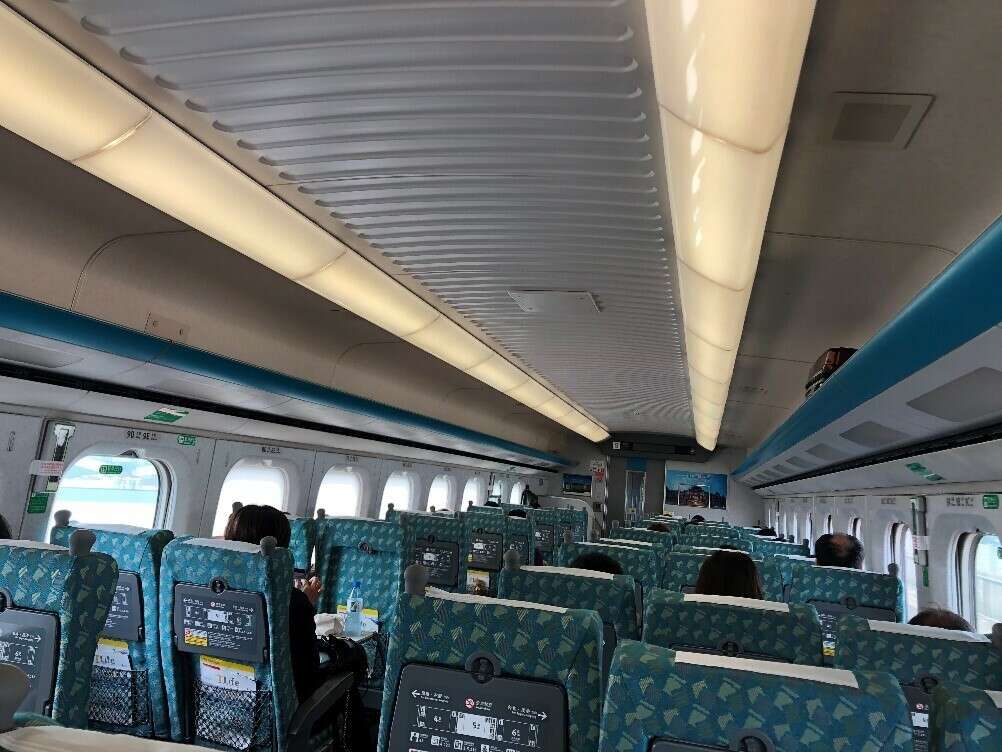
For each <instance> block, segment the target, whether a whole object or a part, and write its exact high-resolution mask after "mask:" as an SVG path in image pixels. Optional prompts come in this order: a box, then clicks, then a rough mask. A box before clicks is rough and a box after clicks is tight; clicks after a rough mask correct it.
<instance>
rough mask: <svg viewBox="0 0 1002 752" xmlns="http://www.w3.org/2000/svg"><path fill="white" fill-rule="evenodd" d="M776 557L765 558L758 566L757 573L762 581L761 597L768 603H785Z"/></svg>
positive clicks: (784, 592)
mask: <svg viewBox="0 0 1002 752" xmlns="http://www.w3.org/2000/svg"><path fill="white" fill-rule="evenodd" d="M777 558H779V557H776V556H766V557H765V559H763V560H762V563H761V564H760V565H759V568H758V573H759V577H760V579H761V580H762V597H764V598H767V599H768V600H770V601H785V600H786V588H785V586H784V582H783V572H782V570H781V568H780V565H779V564H778V563H777Z"/></svg>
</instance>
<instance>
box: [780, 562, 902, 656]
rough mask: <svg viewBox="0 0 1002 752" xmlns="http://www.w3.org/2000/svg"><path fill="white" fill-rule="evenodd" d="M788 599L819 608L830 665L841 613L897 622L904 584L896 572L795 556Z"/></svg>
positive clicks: (825, 649) (899, 619) (834, 651)
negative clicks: (819, 562) (830, 564)
mask: <svg viewBox="0 0 1002 752" xmlns="http://www.w3.org/2000/svg"><path fill="white" fill-rule="evenodd" d="M893 566H894V565H892V567H893ZM787 600H789V602H790V603H807V604H810V605H812V606H814V607H815V608H816V609H817V610H818V614H819V615H820V617H821V627H822V629H823V630H824V652H825V658H826V663H827V664H828V665H832V664H833V662H834V658H835V653H836V644H837V641H838V633H837V630H836V624H837V622H838V618H839V617H840V616H844V615H846V614H853V615H855V616H861V617H863V618H866V619H873V620H876V621H895V622H900V621H902V620H903V616H904V607H905V604H904V588H903V587H902V585H901V580H899V579H898V578H897V576H895V575H891V574H878V573H876V572H864V571H862V570H859V569H846V568H844V567H819V566H812V565H810V564H809V563H806V562H798V561H796V560H794V562H793V579H792V582H791V583H790V590H789V597H788V599H787Z"/></svg>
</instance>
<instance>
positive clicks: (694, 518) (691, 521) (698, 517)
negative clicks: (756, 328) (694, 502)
mask: <svg viewBox="0 0 1002 752" xmlns="http://www.w3.org/2000/svg"><path fill="white" fill-rule="evenodd" d="M700 522H706V518H705V517H704V516H703V515H701V514H694V515H693V516H692V517H690V518H689V524H690V525H698V524H699V523H700Z"/></svg>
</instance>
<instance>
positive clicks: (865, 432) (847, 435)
mask: <svg viewBox="0 0 1002 752" xmlns="http://www.w3.org/2000/svg"><path fill="white" fill-rule="evenodd" d="M839 436H841V437H842V438H843V439H847V440H848V441H851V442H852V443H853V444H859V445H860V446H865V447H869V448H870V449H879V448H880V447H883V446H887V445H888V444H898V443H900V442H902V441H905V440H906V439H909V438H911V437H910V436H909V435H908V434H906V433H903V432H901V431H898V430H897V429H894V428H889V427H888V426H884V425H881V424H880V423H874V422H873V421H872V420H868V421H865V422H863V423H860V424H859V425H858V426H856V427H854V428H850V429H849V430H848V431H845V432H844V433H840V434H839Z"/></svg>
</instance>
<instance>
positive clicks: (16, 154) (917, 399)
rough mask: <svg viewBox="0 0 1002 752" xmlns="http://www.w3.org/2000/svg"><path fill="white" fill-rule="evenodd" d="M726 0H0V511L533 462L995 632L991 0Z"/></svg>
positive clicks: (532, 473)
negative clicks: (893, 587)
mask: <svg viewBox="0 0 1002 752" xmlns="http://www.w3.org/2000/svg"><path fill="white" fill-rule="evenodd" d="M737 5H738V6H740V7H739V8H738V7H736V6H735V5H729V4H728V3H727V2H726V1H725V0H692V1H691V2H689V1H682V0H678V1H676V0H663V2H662V0H647V2H646V3H644V2H642V0H571V1H569V2H567V1H565V0H552V1H550V0H544V1H541V2H531V3H517V2H493V1H485V2H430V1H426V0H406V1H405V2H384V1H383V0H379V1H374V2H371V3H354V2H347V1H342V0H323V1H321V0H309V1H308V2H307V1H306V0H303V1H302V2H300V1H299V0H297V1H296V2H294V3H287V2H283V0H261V1H260V2H254V3H249V2H246V1H245V0H220V1H219V2H215V3H199V2H195V1H194V0H177V1H176V2H170V3H165V2H155V1H154V0H130V2H123V1H122V0H73V1H72V2H56V1H50V0H3V2H0V43H2V44H0V47H2V48H6V50H5V52H4V54H3V56H2V59H0V88H2V90H3V91H4V96H3V98H2V99H0V206H2V207H3V209H2V212H0V438H2V441H0V513H2V515H3V517H4V518H5V519H6V521H7V522H8V523H9V525H10V527H11V529H12V536H13V537H14V538H20V539H24V540H34V541H46V542H47V541H49V539H50V536H51V535H53V529H54V526H55V525H56V519H55V513H56V512H57V511H58V510H61V509H68V510H69V511H70V512H71V513H72V523H73V524H74V525H83V526H86V525H88V524H90V525H102V524H108V523H128V524H132V525H136V526H138V527H141V528H161V527H162V528H167V529H170V530H172V531H173V532H174V534H175V535H177V536H183V535H191V536H196V537H205V538H211V537H219V536H221V535H222V533H223V528H224V527H225V525H226V521H227V519H228V517H229V514H230V511H231V508H232V505H233V503H234V502H240V503H242V504H264V505H268V506H275V507H278V508H280V509H282V510H283V511H285V512H288V513H289V514H290V515H291V516H293V517H303V518H312V517H315V516H316V514H317V511H318V510H321V509H322V510H324V513H325V514H326V515H327V516H328V517H357V518H361V519H385V518H386V517H387V512H388V510H389V508H390V505H391V504H392V505H393V508H394V509H395V510H396V511H397V512H401V511H411V512H420V511H434V510H431V507H434V508H435V510H437V511H439V512H441V511H452V512H461V511H466V510H468V509H469V508H470V507H474V506H477V507H479V506H483V505H485V504H487V503H488V502H499V503H505V504H509V503H510V504H516V505H518V504H523V503H528V501H529V500H531V499H533V496H535V497H538V501H539V504H540V505H541V507H542V508H543V509H548V508H564V507H570V508H573V509H575V510H578V511H580V512H584V513H585V514H586V515H587V520H588V522H587V526H588V530H587V534H586V537H587V538H589V539H597V538H601V537H605V536H608V535H610V534H611V533H612V531H613V530H614V529H615V528H616V527H620V528H625V527H628V526H631V525H634V524H639V523H640V522H641V521H643V520H647V519H649V518H652V517H655V516H657V515H662V514H671V515H673V516H675V517H683V518H688V517H691V516H693V515H695V514H700V515H702V516H703V517H705V518H706V519H707V520H711V521H722V522H726V523H729V524H730V525H731V526H733V527H741V526H749V527H750V526H762V527H772V528H774V529H775V531H776V534H777V535H778V536H779V538H780V539H783V538H789V539H790V540H791V541H794V542H795V543H800V542H801V541H802V540H803V541H805V542H806V545H807V548H806V549H805V551H804V553H805V554H809V553H811V552H812V551H813V542H814V540H815V539H816V538H817V537H819V536H820V535H821V534H823V533H828V532H848V533H850V534H852V535H854V536H855V537H856V538H858V539H860V540H861V541H862V542H863V544H864V547H865V568H866V569H867V570H869V571H870V572H874V573H886V572H887V571H888V567H889V566H890V565H895V566H896V567H897V569H896V570H895V571H897V572H900V575H901V580H902V583H903V588H904V594H905V605H904V611H903V614H899V616H901V617H902V618H903V619H906V618H910V617H911V616H914V615H915V614H916V613H917V612H918V611H919V610H920V609H922V608H925V607H928V606H933V605H935V606H941V607H944V608H948V609H951V610H953V611H956V612H957V613H960V614H962V615H963V616H964V617H965V618H967V619H968V621H970V622H971V624H972V625H973V626H974V628H975V629H976V630H977V631H979V632H981V633H985V634H987V633H990V632H991V631H992V627H993V625H994V624H996V623H997V622H1002V543H1000V540H999V534H1000V530H1002V510H1000V508H999V498H1000V496H1002V472H1000V471H999V467H1000V466H1002V347H1000V345H1002V329H1000V326H999V324H1000V322H1002V296H1000V295H999V294H998V280H1000V279H1002V224H1000V223H999V216H1000V208H1002V181H999V179H998V176H999V174H1000V172H1002V139H1000V138H999V135H998V128H997V124H998V122H1000V120H1002V97H999V96H993V95H992V92H995V91H996V90H997V81H998V78H999V74H1000V72H1002V70H1000V66H1002V63H1000V58H999V56H998V54H997V50H998V43H999V39H1000V33H1002V5H1000V4H998V3H993V2H972V3H969V4H966V6H965V8H964V10H963V12H958V10H957V8H956V7H954V6H952V5H950V4H946V3H941V2H938V1H937V0H881V1H880V2H876V3H873V2H855V1H852V0H818V1H817V3H816V4H815V2H814V0H783V1H782V2H780V1H779V0H777V1H776V2H774V3H773V2H770V3H768V4H762V5H756V4H754V3H742V4H737ZM832 348H852V349H854V350H855V351H856V352H855V353H854V354H852V355H851V356H850V357H849V358H848V359H847V360H845V362H844V364H842V365H841V366H840V367H839V368H838V369H837V370H835V371H834V372H832V373H827V372H826V373H824V376H825V377H826V378H825V380H824V382H823V383H822V384H821V385H820V388H817V389H816V390H815V391H813V393H811V394H810V395H809V396H806V397H805V384H806V383H807V382H808V379H809V378H811V377H812V376H813V375H815V367H816V363H817V361H818V358H819V356H823V355H824V354H825V353H826V351H828V350H829V349H832ZM4 447H5V449H4ZM714 483H720V484H722V485H720V486H719V487H718V486H714V485H713V484H714ZM527 492H531V494H530V493H527ZM558 543H559V541H558ZM318 550H319V549H318ZM992 689H996V690H998V689H1002V686H998V687H993V688H992ZM795 748H796V749H801V748H800V747H795ZM457 749H458V747H457ZM572 749H573V751H574V752H580V751H581V750H584V749H585V748H584V747H572ZM789 749H794V747H789ZM803 749H808V747H803ZM811 749H813V747H811ZM916 749H918V747H916ZM986 749H987V748H986Z"/></svg>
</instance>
